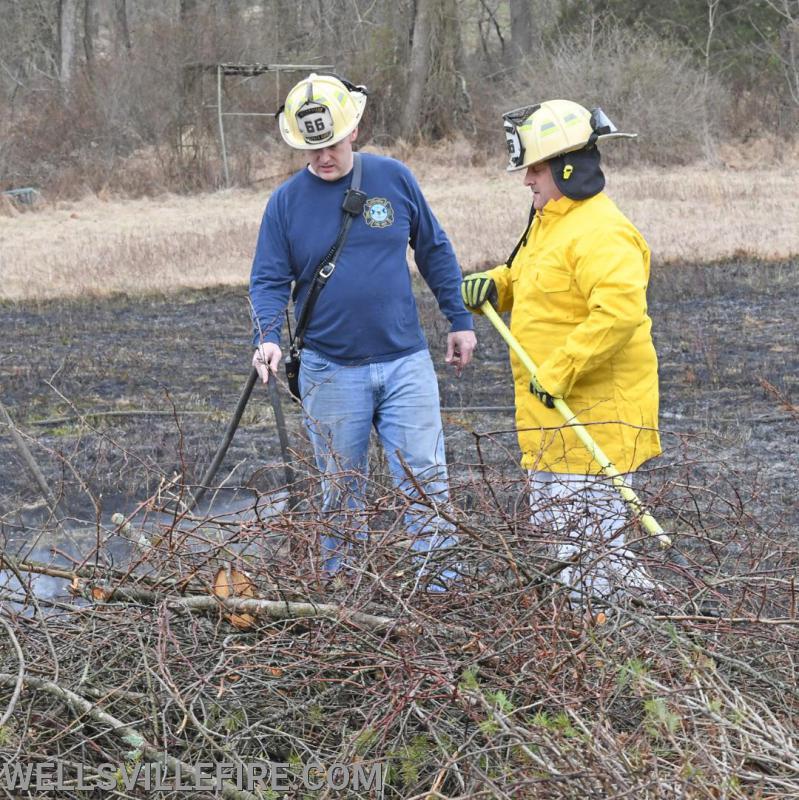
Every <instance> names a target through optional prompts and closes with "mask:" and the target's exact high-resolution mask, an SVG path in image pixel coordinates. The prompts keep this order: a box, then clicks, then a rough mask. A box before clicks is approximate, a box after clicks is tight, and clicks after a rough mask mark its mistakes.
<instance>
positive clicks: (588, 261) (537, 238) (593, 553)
mask: <svg viewBox="0 0 799 800" xmlns="http://www.w3.org/2000/svg"><path fill="white" fill-rule="evenodd" d="M504 126H505V134H506V137H507V141H508V149H509V153H510V165H509V167H508V170H509V171H516V170H525V177H524V183H525V185H526V186H528V187H529V188H530V189H531V190H532V193H533V208H532V210H531V218H530V221H529V224H528V227H527V229H526V230H525V233H524V235H523V236H522V238H521V240H520V241H519V243H518V244H517V246H516V248H515V249H514V251H513V253H512V254H511V257H510V258H509V259H508V261H507V263H505V264H502V265H500V266H498V267H495V268H494V269H492V270H489V271H487V272H482V273H474V274H471V275H468V276H466V278H465V279H464V281H463V284H462V287H461V293H462V296H463V299H464V302H465V304H466V305H467V307H469V308H471V309H472V310H473V311H476V312H478V310H479V307H480V305H482V303H483V302H485V301H486V300H489V301H490V302H492V303H493V305H494V306H495V307H496V308H497V310H498V311H500V312H504V311H512V317H511V325H510V328H511V332H512V333H513V334H514V336H515V337H516V338H517V339H518V340H519V342H520V343H521V345H522V347H523V348H524V349H525V350H526V351H527V353H528V354H529V355H530V357H531V358H532V359H533V361H534V362H535V363H536V364H538V366H539V369H538V373H537V375H536V378H535V379H534V380H533V381H531V380H530V374H529V372H528V371H527V370H526V368H525V367H524V365H523V364H522V363H521V362H520V361H519V360H518V359H517V358H516V356H515V355H514V354H512V353H511V366H512V369H513V375H514V381H515V396H516V423H517V429H518V436H519V444H520V446H521V450H522V466H523V467H525V468H526V469H527V470H528V471H529V474H530V495H531V505H532V519H533V523H534V524H535V525H536V527H537V529H538V530H539V531H540V532H541V533H542V534H547V535H551V536H552V535H554V536H555V537H560V539H559V540H560V545H559V547H558V549H557V552H556V554H557V557H558V558H561V559H564V560H565V559H570V560H571V561H572V562H573V564H572V566H570V567H569V568H567V569H566V570H564V571H563V572H562V573H561V575H562V578H563V580H564V581H566V582H567V583H568V584H569V585H570V586H571V587H572V595H573V596H575V595H581V596H582V595H584V594H586V593H588V594H590V595H592V596H608V595H614V596H616V597H618V596H620V595H621V594H623V593H625V592H626V590H628V589H629V588H630V587H636V588H638V589H647V590H648V589H651V588H652V586H653V584H652V583H651V581H650V580H649V578H648V576H647V575H646V572H645V570H644V569H643V568H642V567H641V565H640V563H637V561H636V559H635V557H634V555H633V553H632V552H630V551H629V550H627V549H626V548H625V543H624V526H625V522H626V511H625V507H624V503H623V501H622V500H621V498H620V497H618V495H617V494H616V492H615V491H614V489H613V488H612V487H611V485H610V483H609V482H608V481H606V480H605V479H604V478H602V477H601V476H600V466H601V465H600V464H598V463H596V461H594V460H593V459H592V457H591V456H590V454H589V453H588V451H587V450H586V449H585V447H584V446H583V445H582V444H581V443H580V441H579V440H578V439H577V437H576V435H575V434H574V432H573V431H571V430H570V429H569V427H568V423H565V422H564V420H563V418H562V417H561V416H560V414H559V413H558V412H557V411H556V410H555V409H554V402H553V398H564V399H565V400H566V402H567V403H568V404H569V406H570V408H571V410H572V411H573V413H574V414H576V415H577V416H578V418H579V419H580V420H581V422H583V423H584V424H585V425H586V426H587V427H588V430H589V432H590V434H591V435H592V436H593V438H594V439H595V440H596V442H597V443H598V444H599V446H600V447H601V448H602V449H603V450H604V451H605V453H606V454H607V455H608V456H609V458H610V459H611V460H612V461H613V463H614V464H615V465H616V467H617V468H618V469H619V470H620V471H622V472H627V473H631V472H634V471H635V470H636V469H637V468H638V467H639V466H640V465H641V464H643V463H644V462H645V461H647V460H648V459H650V458H652V457H653V456H656V455H658V454H659V453H660V441H659V437H658V432H657V423H658V377H657V357H656V355H655V349H654V346H653V343H652V336H651V327H652V321H651V319H650V318H649V316H648V314H647V302H646V288H647V283H648V281H649V260H650V253H649V248H648V246H647V244H646V241H645V240H644V237H643V236H642V235H641V233H640V232H639V231H638V230H637V229H636V228H635V226H634V225H633V224H632V223H631V222H630V221H629V220H628V219H627V218H626V217H625V216H624V214H622V213H621V211H619V209H618V208H617V207H616V205H615V204H614V203H613V201H612V200H611V199H610V198H609V197H608V196H607V195H606V194H605V193H604V192H603V191H602V190H603V188H604V185H605V178H604V175H603V173H602V170H601V168H600V156H599V150H598V148H597V144H598V143H599V142H602V141H603V140H607V139H611V138H615V137H619V136H633V135H634V134H623V133H620V132H619V131H618V130H617V129H616V128H615V126H614V125H613V124H612V123H611V122H610V120H609V119H608V118H607V116H606V115H605V114H604V113H603V112H602V111H601V109H595V110H594V111H593V112H589V111H588V110H587V109H585V108H584V107H583V106H581V105H578V104H577V103H573V102H571V101H568V100H552V101H549V102H545V103H541V104H539V105H534V106H528V107H525V108H521V109H517V110H515V111H511V112H508V113H507V114H505V115H504ZM478 313H479V312H478ZM627 479H628V481H629V480H630V476H629V475H628V478H627Z"/></svg>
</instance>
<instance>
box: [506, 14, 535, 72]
mask: <svg viewBox="0 0 799 800" xmlns="http://www.w3.org/2000/svg"><path fill="white" fill-rule="evenodd" d="M510 35H511V39H510V44H511V46H510V48H509V55H510V63H509V66H511V67H516V66H519V65H520V64H522V63H523V62H524V59H526V58H529V56H530V52H531V51H532V49H533V10H532V7H531V4H530V0H510Z"/></svg>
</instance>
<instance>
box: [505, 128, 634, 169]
mask: <svg viewBox="0 0 799 800" xmlns="http://www.w3.org/2000/svg"><path fill="white" fill-rule="evenodd" d="M636 138H638V134H637V133H622V132H621V131H615V132H614V133H604V134H602V135H601V136H597V138H596V141H597V143H599V142H602V141H609V140H610V139H636ZM586 144H587V142H584V143H583V144H580V145H578V146H577V147H565V148H564V149H563V150H558V151H557V152H556V153H549V154H548V155H547V156H546V158H539V159H538V160H537V161H530V162H529V163H527V164H522V165H521V166H518V167H516V166H508V167H505V172H520V171H521V170H523V169H527V167H534V166H535V165H536V164H542V163H543V162H544V161H549V160H550V159H551V158H557V157H558V156H562V155H564V154H565V153H573V152H574V151H575V150H582V149H583V148H584V147H585V146H586Z"/></svg>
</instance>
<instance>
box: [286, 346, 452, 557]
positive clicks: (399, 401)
mask: <svg viewBox="0 0 799 800" xmlns="http://www.w3.org/2000/svg"><path fill="white" fill-rule="evenodd" d="M300 390H301V394H302V404H303V410H304V412H305V424H306V427H307V429H308V434H309V436H310V439H311V444H312V446H313V449H314V456H315V458H316V464H317V467H318V469H319V471H320V473H321V474H322V497H323V500H322V509H323V511H324V512H326V515H328V516H330V517H332V518H333V519H331V520H329V523H330V527H329V528H328V530H327V531H326V532H324V533H323V534H322V536H321V545H322V558H323V568H324V569H325V570H327V571H329V572H335V571H336V570H338V569H339V568H340V566H341V563H342V559H343V558H344V557H345V556H346V554H347V551H348V549H349V543H350V542H351V541H352V540H353V539H365V538H366V530H367V525H366V519H365V513H364V494H365V489H366V479H367V476H368V469H369V464H368V448H369V435H370V433H371V430H372V426H374V427H375V429H376V431H377V433H378V435H379V436H380V441H381V443H382V445H383V449H384V451H385V454H386V459H387V461H388V465H389V469H390V471H391V477H392V479H393V482H394V485H395V486H396V487H397V489H399V490H400V491H401V492H403V493H404V494H405V495H406V496H408V497H409V498H410V499H411V502H410V504H409V506H408V508H407V511H406V512H405V515H404V524H405V528H406V530H407V531H408V533H410V534H411V536H412V538H413V543H412V549H413V550H414V551H415V552H417V553H419V554H420V555H421V554H424V553H428V552H430V551H431V550H435V549H437V548H441V547H449V546H451V545H453V544H455V537H454V536H453V535H452V525H451V524H449V523H447V522H446V521H444V520H442V519H441V518H440V517H439V516H438V515H437V514H436V513H435V511H434V510H432V509H431V508H430V507H429V505H424V504H422V503H419V502H413V498H414V497H417V498H418V497H419V493H418V491H417V489H416V487H415V486H414V484H413V481H411V480H409V478H408V472H410V473H411V474H412V475H413V477H414V479H415V480H416V482H418V484H419V485H420V486H421V487H422V489H423V490H424V493H425V494H426V495H427V497H428V498H430V499H431V500H433V501H434V504H435V505H437V506H441V505H444V504H446V503H447V502H448V499H449V490H448V480H447V465H446V459H445V456H444V435H443V430H442V426H441V411H440V405H439V399H438V382H437V380H436V374H435V370H434V369H433V362H432V360H431V358H430V353H429V352H428V351H427V350H421V351H419V352H417V353H413V354H411V355H409V356H403V357H401V358H397V359H395V360H394V361H386V362H381V363H377V364H365V365H362V366H342V365H340V364H335V363H333V362H332V361H329V360H328V359H327V358H326V357H325V356H323V355H321V354H320V353H318V352H316V351H314V350H308V349H305V350H303V351H302V362H301V367H300ZM403 462H404V463H403ZM406 466H407V470H406ZM342 523H346V528H345V527H344V526H343V525H342Z"/></svg>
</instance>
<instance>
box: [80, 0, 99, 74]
mask: <svg viewBox="0 0 799 800" xmlns="http://www.w3.org/2000/svg"><path fill="white" fill-rule="evenodd" d="M98 30H99V25H98V19H97V0H83V52H84V53H85V54H86V68H87V70H88V71H89V75H92V74H93V73H94V42H95V40H96V39H97V34H98Z"/></svg>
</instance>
